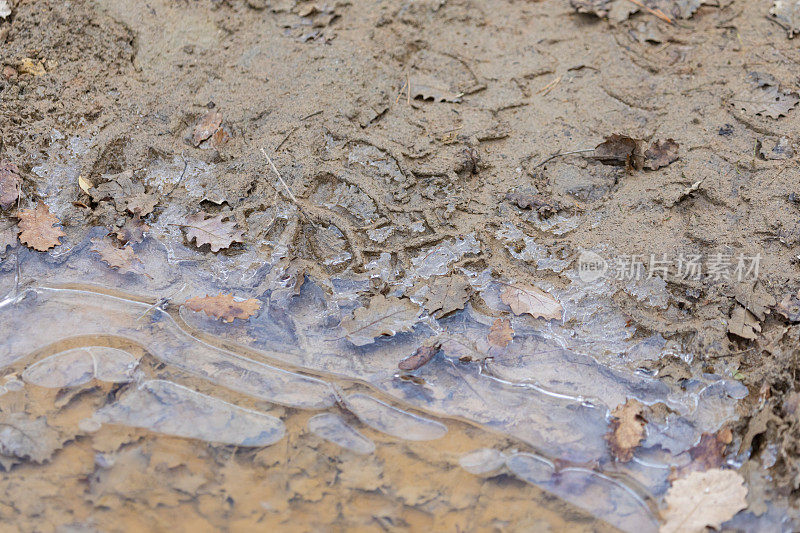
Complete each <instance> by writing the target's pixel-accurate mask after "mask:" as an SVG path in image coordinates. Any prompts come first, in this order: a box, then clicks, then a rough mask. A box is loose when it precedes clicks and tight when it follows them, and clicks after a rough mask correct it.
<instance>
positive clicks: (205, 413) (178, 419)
mask: <svg viewBox="0 0 800 533" xmlns="http://www.w3.org/2000/svg"><path fill="white" fill-rule="evenodd" d="M94 418H95V420H98V421H100V422H103V423H107V424H123V425H126V426H132V427H138V428H145V429H149V430H151V431H155V432H157V433H165V434H167V435H174V436H176V437H188V438H192V439H201V440H205V441H208V442H215V443H219V444H233V445H236V446H268V445H270V444H273V443H275V442H277V441H279V440H280V439H281V438H283V435H284V432H285V430H284V426H283V422H281V421H280V420H279V419H277V418H275V417H273V416H269V415H267V414H263V413H258V412H255V411H250V410H248V409H243V408H241V407H237V406H235V405H232V404H229V403H227V402H224V401H222V400H218V399H217V398H212V397H211V396H206V395H205V394H200V393H198V392H194V391H192V390H190V389H187V388H186V387H182V386H181V385H178V384H176V383H171V382H169V381H163V380H153V381H147V382H145V383H143V384H142V385H141V386H140V387H138V388H135V389H133V390H131V391H129V392H127V393H126V394H124V395H123V396H122V397H121V398H120V399H119V400H118V401H117V402H116V403H114V404H111V405H109V406H106V407H103V408H102V409H100V410H99V411H98V412H97V413H96V414H95V417H94Z"/></svg>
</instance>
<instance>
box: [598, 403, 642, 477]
mask: <svg viewBox="0 0 800 533" xmlns="http://www.w3.org/2000/svg"><path fill="white" fill-rule="evenodd" d="M643 410H644V405H643V404H642V403H641V402H639V401H638V400H634V399H629V400H628V401H626V402H625V403H624V404H622V405H618V406H617V407H616V408H615V409H614V410H613V411H611V417H612V418H611V431H610V432H609V433H608V434H607V435H606V440H608V445H609V447H610V448H611V453H612V455H613V456H614V457H616V458H617V460H618V461H621V462H623V463H625V462H628V461H630V460H631V459H632V458H633V450H634V448H636V447H637V446H639V443H640V442H642V439H643V438H644V425H645V423H646V422H647V421H646V420H645V419H644V417H643V416H642V411H643Z"/></svg>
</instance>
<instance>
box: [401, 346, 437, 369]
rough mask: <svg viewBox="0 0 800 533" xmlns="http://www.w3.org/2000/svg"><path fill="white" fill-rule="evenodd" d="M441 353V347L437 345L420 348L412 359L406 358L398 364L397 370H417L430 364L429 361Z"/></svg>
mask: <svg viewBox="0 0 800 533" xmlns="http://www.w3.org/2000/svg"><path fill="white" fill-rule="evenodd" d="M438 351H439V345H438V344H436V345H434V346H420V347H419V348H417V351H415V352H414V355H412V356H411V357H406V358H405V359H403V360H402V361H400V363H398V365H397V368H399V369H400V370H416V369H418V368H421V367H423V366H425V365H426V364H428V361H430V360H431V359H433V356H434V355H436V352H438Z"/></svg>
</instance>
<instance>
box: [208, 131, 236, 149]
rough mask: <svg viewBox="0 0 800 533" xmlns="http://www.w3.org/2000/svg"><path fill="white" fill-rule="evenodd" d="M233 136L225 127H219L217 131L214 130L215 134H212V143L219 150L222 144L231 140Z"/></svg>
mask: <svg viewBox="0 0 800 533" xmlns="http://www.w3.org/2000/svg"><path fill="white" fill-rule="evenodd" d="M230 138H231V136H230V134H228V132H227V131H225V128H222V127H221V128H219V129H218V130H217V131H215V132H214V135H212V136H211V144H212V145H213V146H214V148H216V149H217V150H219V149H220V148H222V146H223V145H224V144H225V143H227V142H228V141H229V140H230Z"/></svg>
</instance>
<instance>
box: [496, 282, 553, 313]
mask: <svg viewBox="0 0 800 533" xmlns="http://www.w3.org/2000/svg"><path fill="white" fill-rule="evenodd" d="M500 299H501V300H502V301H503V303H504V304H506V305H507V306H509V307H510V308H511V311H512V312H513V313H514V314H515V315H522V314H524V313H527V314H529V315H531V316H532V317H533V318H540V317H541V318H545V319H547V320H552V319H560V318H561V313H562V311H563V310H564V309H563V308H562V307H561V304H560V303H559V302H558V300H556V299H555V298H553V297H552V296H551V295H550V294H549V293H547V292H545V291H543V290H542V289H540V288H538V287H534V286H532V285H507V286H506V288H505V289H504V290H503V292H502V293H501V294H500Z"/></svg>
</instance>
